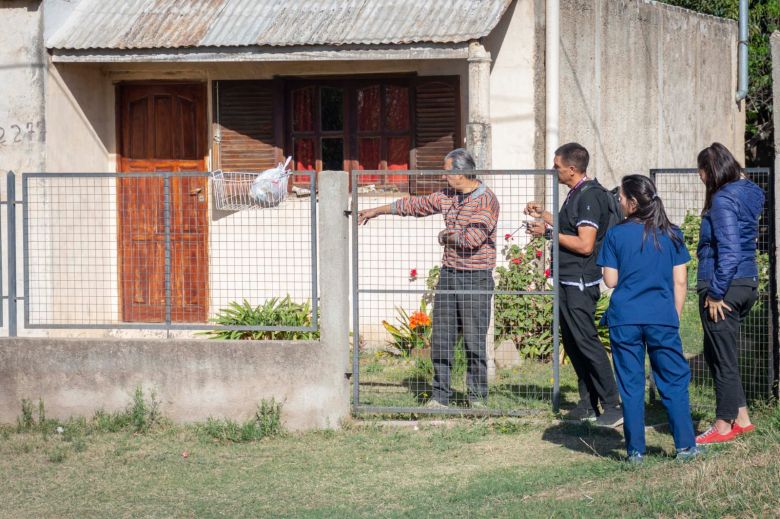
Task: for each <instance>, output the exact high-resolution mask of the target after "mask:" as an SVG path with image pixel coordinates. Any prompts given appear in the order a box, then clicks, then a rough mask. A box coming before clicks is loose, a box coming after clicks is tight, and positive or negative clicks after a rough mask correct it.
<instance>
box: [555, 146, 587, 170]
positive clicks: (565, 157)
mask: <svg viewBox="0 0 780 519" xmlns="http://www.w3.org/2000/svg"><path fill="white" fill-rule="evenodd" d="M555 156H556V157H560V158H561V161H563V162H564V163H565V164H566V165H567V166H574V167H575V168H576V169H577V171H579V172H581V173H585V172H586V171H588V163H589V162H590V153H588V150H586V149H585V147H584V146H583V145H581V144H577V143H576V142H570V143H568V144H564V145H563V146H561V147H560V148H558V149H557V150H555Z"/></svg>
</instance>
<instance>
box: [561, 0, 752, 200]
mask: <svg viewBox="0 0 780 519" xmlns="http://www.w3.org/2000/svg"><path fill="white" fill-rule="evenodd" d="M737 39H738V27H737V23H736V22H734V21H732V20H725V19H721V18H716V17H713V16H707V15H702V14H699V13H695V12H693V11H689V10H686V9H681V8H678V7H673V6H669V5H666V4H662V3H659V2H653V1H650V0H562V1H561V93H560V102H561V133H560V142H561V143H564V142H568V141H577V142H580V143H581V144H583V145H584V146H585V147H586V148H588V150H589V151H590V152H591V167H590V171H591V173H593V174H595V175H596V176H597V177H598V178H599V179H600V180H601V181H602V183H604V184H605V185H609V186H614V185H617V183H618V181H619V179H620V178H621V177H622V176H623V175H626V174H631V173H644V174H647V172H648V170H649V169H651V168H680V167H691V166H692V165H693V164H694V163H695V160H696V154H697V153H698V152H699V150H701V149H702V148H704V147H705V146H707V145H709V144H711V143H712V142H714V141H719V142H722V143H723V144H724V145H726V146H727V147H728V148H729V149H731V150H732V152H733V153H734V154H735V156H736V157H737V158H738V159H739V160H740V161H742V162H744V134H745V113H744V107H743V106H740V105H737V103H736V102H735V100H734V95H735V92H736V86H737Z"/></svg>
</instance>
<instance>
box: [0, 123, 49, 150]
mask: <svg viewBox="0 0 780 519" xmlns="http://www.w3.org/2000/svg"><path fill="white" fill-rule="evenodd" d="M41 126H42V124H41V122H40V121H39V122H37V123H26V124H25V123H22V124H12V125H10V126H8V127H5V126H0V146H7V145H12V144H22V143H23V142H24V141H25V140H26V141H27V142H32V140H33V135H34V134H35V133H36V129H35V128H36V127H37V128H38V130H40V129H41Z"/></svg>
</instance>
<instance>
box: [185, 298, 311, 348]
mask: <svg viewBox="0 0 780 519" xmlns="http://www.w3.org/2000/svg"><path fill="white" fill-rule="evenodd" d="M211 321H212V322H213V323H214V324H218V325H220V326H286V327H291V328H292V327H308V326H311V323H312V307H311V303H310V302H309V301H306V302H305V303H296V302H294V301H293V300H292V299H291V298H290V296H289V295H288V296H286V297H285V298H284V299H279V298H276V297H274V298H271V299H269V300H268V301H266V302H265V303H263V304H262V305H257V306H253V305H251V304H250V303H249V301H247V300H246V299H244V300H243V302H241V303H238V302H236V301H231V302H230V303H229V304H228V307H227V308H222V309H221V310H219V311H218V312H217V315H216V317H214V318H213V319H212V320H211ZM200 333H201V334H202V335H206V336H208V337H209V338H211V339H221V340H256V341H265V340H316V339H319V336H320V334H319V332H301V331H259V330H207V331H204V332H200Z"/></svg>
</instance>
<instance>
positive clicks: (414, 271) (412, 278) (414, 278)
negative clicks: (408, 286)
mask: <svg viewBox="0 0 780 519" xmlns="http://www.w3.org/2000/svg"><path fill="white" fill-rule="evenodd" d="M409 281H417V269H412V270H410V271H409Z"/></svg>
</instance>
